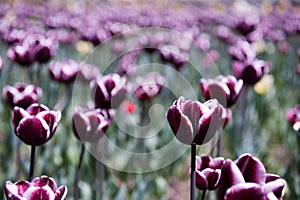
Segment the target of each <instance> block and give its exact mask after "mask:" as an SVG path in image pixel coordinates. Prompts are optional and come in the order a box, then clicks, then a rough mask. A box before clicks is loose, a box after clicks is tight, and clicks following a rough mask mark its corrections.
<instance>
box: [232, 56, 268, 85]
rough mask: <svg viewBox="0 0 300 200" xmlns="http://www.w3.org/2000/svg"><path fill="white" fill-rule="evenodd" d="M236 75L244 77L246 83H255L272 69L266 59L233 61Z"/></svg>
mask: <svg viewBox="0 0 300 200" xmlns="http://www.w3.org/2000/svg"><path fill="white" fill-rule="evenodd" d="M232 69H233V73H234V76H235V77H237V78H238V79H242V80H243V81H244V84H245V85H254V84H255V83H257V82H258V81H259V80H260V79H261V78H262V77H263V76H264V75H265V74H267V73H269V71H270V64H269V63H268V62H267V61H264V60H250V61H246V62H240V61H233V62H232Z"/></svg>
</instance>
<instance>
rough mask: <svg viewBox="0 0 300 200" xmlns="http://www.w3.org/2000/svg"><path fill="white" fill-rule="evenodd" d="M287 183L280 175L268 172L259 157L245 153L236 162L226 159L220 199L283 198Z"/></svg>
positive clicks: (220, 186)
mask: <svg viewBox="0 0 300 200" xmlns="http://www.w3.org/2000/svg"><path fill="white" fill-rule="evenodd" d="M285 185H286V183H285V181H284V180H283V179H281V178H280V177H279V176H278V175H274V174H268V173H266V169H265V167H264V165H263V164H262V162H261V161H260V160H259V159H258V158H256V157H254V156H252V155H250V154H243V155H241V156H240V157H239V158H238V159H237V160H235V162H233V161H231V160H226V161H225V163H224V164H223V166H222V169H221V180H220V183H219V187H218V200H223V199H225V200H231V199H246V200H247V199H266V200H267V199H276V200H277V199H281V198H282V196H283V193H284V189H285ZM271 197H272V198H271Z"/></svg>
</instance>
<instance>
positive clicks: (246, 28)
mask: <svg viewBox="0 0 300 200" xmlns="http://www.w3.org/2000/svg"><path fill="white" fill-rule="evenodd" d="M258 23H259V19H258V18H257V17H256V16H251V17H250V16H247V17H243V18H240V19H239V20H238V22H237V23H236V25H235V28H236V29H237V30H238V31H239V32H240V33H241V34H242V35H243V36H247V35H248V34H250V33H252V32H253V31H255V29H256V27H257V24H258Z"/></svg>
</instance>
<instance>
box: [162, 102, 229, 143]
mask: <svg viewBox="0 0 300 200" xmlns="http://www.w3.org/2000/svg"><path fill="white" fill-rule="evenodd" d="M223 112H224V108H223V106H222V105H221V104H219V103H218V101H217V100H209V101H206V102H205V103H200V102H199V101H192V100H188V101H185V99H184V98H183V97H180V98H179V99H178V100H176V101H175V102H174V104H173V106H171V107H170V108H169V110H168V112H167V120H168V122H169V124H170V126H171V129H172V131H173V133H174V134H175V136H176V138H177V139H178V140H179V141H180V142H182V143H184V144H198V145H201V144H204V143H207V142H208V141H209V140H210V139H211V138H212V137H213V136H214V135H215V133H216V132H217V131H218V130H221V129H222V127H223V124H224V121H223V119H222V115H223Z"/></svg>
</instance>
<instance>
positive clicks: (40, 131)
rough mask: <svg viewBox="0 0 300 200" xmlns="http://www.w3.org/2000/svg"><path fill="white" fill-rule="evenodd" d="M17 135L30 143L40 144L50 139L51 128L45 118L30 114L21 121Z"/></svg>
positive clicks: (33, 144)
mask: <svg viewBox="0 0 300 200" xmlns="http://www.w3.org/2000/svg"><path fill="white" fill-rule="evenodd" d="M16 135H17V136H18V137H19V138H20V139H21V140H22V141H23V142H24V143H26V144H28V145H32V146H39V145H42V144H44V143H46V142H47V141H48V139H49V136H50V130H49V126H48V124H47V123H46V121H45V120H44V119H42V118H38V117H35V116H30V117H26V118H24V119H22V120H21V121H20V123H19V125H18V127H17V132H16Z"/></svg>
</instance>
